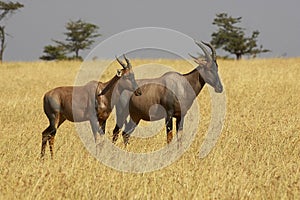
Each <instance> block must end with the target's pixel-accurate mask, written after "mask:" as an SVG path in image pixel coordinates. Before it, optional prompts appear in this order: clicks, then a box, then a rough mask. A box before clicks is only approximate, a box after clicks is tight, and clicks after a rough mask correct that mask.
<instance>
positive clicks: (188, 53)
mask: <svg viewBox="0 0 300 200" xmlns="http://www.w3.org/2000/svg"><path fill="white" fill-rule="evenodd" d="M188 54H189V56H190V57H192V58H193V59H195V60H197V59H198V58H197V57H195V56H193V55H192V54H190V53H188Z"/></svg>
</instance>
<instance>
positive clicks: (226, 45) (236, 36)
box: [211, 13, 270, 60]
mask: <svg viewBox="0 0 300 200" xmlns="http://www.w3.org/2000/svg"><path fill="white" fill-rule="evenodd" d="M241 19H242V17H237V18H234V17H231V16H228V14H227V13H220V14H217V15H216V18H215V19H214V21H213V25H216V26H218V30H217V31H216V32H214V33H212V35H211V36H212V40H211V43H212V44H213V45H215V47H216V48H222V49H223V50H224V51H227V52H229V53H231V54H234V55H235V56H236V59H237V60H239V59H241V58H242V56H243V55H251V56H252V57H256V55H257V54H260V53H265V52H269V51H270V50H268V49H263V46H262V45H260V46H259V47H258V46H257V37H258V35H259V31H258V30H256V31H253V32H252V35H251V36H250V37H246V36H245V29H244V28H241V27H239V26H237V25H236V24H238V23H240V22H241Z"/></svg>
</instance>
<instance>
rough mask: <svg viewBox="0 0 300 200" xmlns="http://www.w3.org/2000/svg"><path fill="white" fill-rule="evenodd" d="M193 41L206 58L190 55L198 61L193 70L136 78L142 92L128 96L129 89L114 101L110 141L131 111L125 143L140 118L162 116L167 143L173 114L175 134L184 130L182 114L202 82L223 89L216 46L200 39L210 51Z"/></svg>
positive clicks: (146, 119) (188, 106) (116, 137)
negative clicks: (115, 114)
mask: <svg viewBox="0 0 300 200" xmlns="http://www.w3.org/2000/svg"><path fill="white" fill-rule="evenodd" d="M195 43H196V44H197V45H198V46H199V47H200V48H201V49H202V51H203V52H204V54H205V59H203V58H201V57H194V56H192V55H190V56H191V57H192V58H193V59H194V61H195V62H196V63H197V64H198V66H197V67H196V68H195V69H194V70H192V71H191V72H189V73H187V74H180V73H177V72H167V73H165V74H164V75H162V76H161V77H159V78H154V79H140V80H137V83H138V85H139V87H140V90H141V93H142V95H141V96H134V95H133V96H131V95H130V94H129V93H128V95H127V101H124V98H122V101H119V103H118V104H117V105H116V110H117V112H116V113H117V123H116V126H115V128H114V130H113V143H115V142H116V141H117V139H118V135H119V132H120V129H121V128H122V126H123V124H124V123H125V121H126V118H127V116H128V115H130V120H129V122H128V123H126V124H125V130H124V131H123V133H122V135H123V140H124V144H125V146H126V145H127V144H128V141H129V137H130V134H131V133H132V132H133V131H134V129H135V127H136V126H137V125H138V124H139V122H140V120H145V121H155V120H160V119H163V118H165V124H166V133H167V143H170V142H171V141H172V139H173V134H172V129H173V120H172V118H173V117H174V118H176V134H177V138H178V133H179V132H181V133H182V130H183V123H184V117H185V115H186V114H187V111H188V110H189V109H190V107H191V106H192V104H193V101H194V99H195V98H196V97H197V96H198V94H199V93H200V92H201V90H202V88H203V86H204V85H205V83H208V84H209V85H211V86H212V87H213V88H214V89H215V92H217V93H221V92H222V91H223V86H222V84H221V81H220V79H219V75H218V64H217V60H216V51H215V49H214V48H213V46H212V45H211V44H208V43H204V42H202V43H203V44H204V45H206V46H208V47H209V48H210V49H211V51H212V54H211V55H210V53H209V52H208V51H207V49H206V48H205V46H204V45H203V44H202V43H199V42H196V41H195ZM124 92H126V91H124ZM130 96H131V97H130ZM162 108H163V109H164V111H162Z"/></svg>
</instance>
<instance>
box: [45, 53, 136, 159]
mask: <svg viewBox="0 0 300 200" xmlns="http://www.w3.org/2000/svg"><path fill="white" fill-rule="evenodd" d="M123 56H124V59H125V61H126V64H125V63H123V62H122V61H121V60H119V59H118V58H116V59H117V61H118V62H119V64H120V65H121V66H122V67H123V68H122V69H119V70H118V71H117V74H116V75H115V76H114V77H113V78H112V79H111V80H109V81H108V82H106V83H102V82H98V81H90V82H89V83H87V84H86V85H84V86H66V87H58V88H55V89H52V90H50V91H49V92H47V93H46V94H45V95H44V112H45V114H46V115H47V117H48V119H49V123H50V125H49V126H48V127H47V128H46V129H45V130H44V131H43V133H42V150H41V158H43V157H44V155H45V148H46V145H47V141H48V143H49V147H50V153H51V158H53V145H54V137H55V134H56V130H57V129H58V128H59V126H60V125H61V124H62V123H63V122H64V121H65V120H69V121H71V122H82V121H89V122H90V125H91V128H92V131H93V134H94V138H95V142H96V143H97V141H98V140H99V139H100V135H101V134H104V133H105V124H106V120H107V118H108V117H109V115H110V113H111V112H112V109H113V107H114V105H115V102H113V101H112V94H113V92H114V93H121V92H122V91H123V90H129V91H135V95H140V94H141V93H140V89H139V88H138V85H137V83H136V80H135V77H134V73H133V70H132V67H131V64H130V62H129V60H128V59H127V58H126V57H125V55H123ZM98 133H99V134H98Z"/></svg>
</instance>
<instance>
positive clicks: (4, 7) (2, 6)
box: [0, 1, 24, 62]
mask: <svg viewBox="0 0 300 200" xmlns="http://www.w3.org/2000/svg"><path fill="white" fill-rule="evenodd" d="M23 7H24V5H23V4H21V3H19V2H16V3H14V2H11V1H9V2H7V3H6V2H4V1H0V22H2V21H4V19H5V18H6V17H8V15H10V14H13V13H14V12H15V11H16V10H18V9H20V8H23ZM5 36H6V33H5V26H4V25H0V62H2V60H3V54H4V50H5V48H6V44H5V39H6V38H5Z"/></svg>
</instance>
